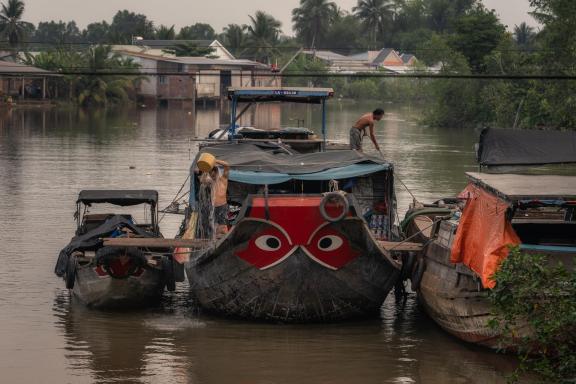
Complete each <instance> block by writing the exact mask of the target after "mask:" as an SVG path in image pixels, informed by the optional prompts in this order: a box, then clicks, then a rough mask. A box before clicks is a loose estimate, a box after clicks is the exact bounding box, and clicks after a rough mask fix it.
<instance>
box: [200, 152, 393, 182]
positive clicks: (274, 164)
mask: <svg viewBox="0 0 576 384" xmlns="http://www.w3.org/2000/svg"><path fill="white" fill-rule="evenodd" d="M204 152H208V153H211V154H212V155H214V156H215V157H216V158H217V159H219V160H224V161H226V162H228V163H229V164H230V168H231V172H230V180H232V181H237V182H242V183H248V184H277V183H283V182H286V181H288V180H291V179H298V180H331V179H344V178H349V177H356V176H361V175H366V174H370V173H374V172H378V171H383V170H391V169H392V165H391V164H390V163H387V162H386V161H384V160H382V159H380V158H378V157H374V156H368V155H366V154H363V153H362V152H357V151H348V150H343V151H327V152H314V153H307V154H300V153H292V152H289V151H287V150H285V149H282V148H279V147H278V146H277V145H268V144H264V145H256V144H247V143H241V144H235V143H231V144H222V145H216V146H210V147H206V148H204V149H202V151H201V152H200V154H202V153H204ZM200 154H199V155H198V156H200ZM197 158H198V157H197ZM194 164H196V161H195V162H194ZM193 166H194V167H195V165H193Z"/></svg>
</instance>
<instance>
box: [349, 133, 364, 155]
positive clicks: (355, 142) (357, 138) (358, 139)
mask: <svg viewBox="0 0 576 384" xmlns="http://www.w3.org/2000/svg"><path fill="white" fill-rule="evenodd" d="M362 134H363V132H362V130H361V129H358V128H354V127H352V128H350V149H355V150H357V151H360V152H362V136H363V135H362Z"/></svg>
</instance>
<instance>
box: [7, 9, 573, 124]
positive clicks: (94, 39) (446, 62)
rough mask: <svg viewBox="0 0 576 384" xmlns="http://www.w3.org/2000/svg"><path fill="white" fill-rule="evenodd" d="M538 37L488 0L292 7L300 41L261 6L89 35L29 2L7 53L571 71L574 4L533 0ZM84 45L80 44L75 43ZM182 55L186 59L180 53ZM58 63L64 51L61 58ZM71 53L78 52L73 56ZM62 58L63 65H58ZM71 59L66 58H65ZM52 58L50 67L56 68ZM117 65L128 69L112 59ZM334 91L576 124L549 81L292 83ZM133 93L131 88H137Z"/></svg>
mask: <svg viewBox="0 0 576 384" xmlns="http://www.w3.org/2000/svg"><path fill="white" fill-rule="evenodd" d="M529 2H530V5H531V7H532V15H533V17H535V18H536V19H537V20H538V21H539V22H540V23H541V25H542V27H541V29H540V30H539V31H536V30H534V29H533V28H532V27H530V26H528V25H527V24H526V23H522V24H520V25H517V26H514V28H513V30H512V31H509V30H508V29H507V28H506V26H505V25H503V24H502V22H501V21H500V19H499V18H498V15H497V14H496V13H495V12H494V11H493V10H490V9H487V8H486V7H484V6H483V5H482V2H481V1H480V0H358V1H357V4H356V5H355V6H354V7H352V8H351V9H349V10H344V9H341V8H340V7H338V5H337V3H336V2H334V1H329V0H300V3H299V6H298V7H297V8H295V9H293V11H292V27H293V30H294V35H293V36H287V35H285V34H283V33H282V23H281V22H280V21H279V20H278V19H276V18H275V17H274V16H273V15H271V14H268V13H266V12H263V11H257V12H255V13H254V14H253V15H249V16H248V17H247V23H246V24H228V25H227V26H226V27H225V28H223V30H222V31H220V32H219V33H218V32H216V31H215V29H214V28H213V27H212V26H210V25H208V24H205V23H195V24H191V25H188V26H185V27H182V28H180V29H179V30H178V31H177V30H176V28H175V26H173V25H171V26H166V25H156V24H155V23H154V22H153V21H152V20H150V19H149V18H148V17H147V16H146V15H143V14H138V13H134V12H130V11H128V10H121V11H118V12H117V13H116V15H115V16H114V17H113V19H112V20H111V21H110V22H107V21H101V22H95V23H91V24H89V25H87V26H86V28H84V29H82V30H80V29H79V28H78V26H77V25H76V23H75V22H74V21H70V22H63V21H47V22H40V23H38V25H33V24H31V23H27V22H26V21H24V19H23V15H24V3H23V1H22V0H6V2H5V3H4V4H3V5H2V9H1V10H0V36H1V37H3V44H4V46H5V47H11V48H12V49H15V50H23V49H28V50H36V51H47V52H46V53H45V54H43V55H44V56H42V55H37V56H35V58H36V59H35V60H32V59H31V60H30V63H32V64H34V65H38V66H40V67H43V68H47V67H51V68H58V67H61V68H65V66H66V65H68V64H70V63H66V62H67V61H69V60H70V58H69V56H70V55H71V54H70V53H68V51H70V50H74V51H75V52H80V51H82V52H84V56H85V57H86V56H87V54H86V52H87V49H88V47H90V46H91V45H92V44H100V45H111V44H130V43H132V40H133V39H134V37H136V36H139V37H142V38H144V39H166V40H172V39H180V40H212V39H215V38H216V39H219V40H220V41H221V42H222V43H223V44H224V46H225V47H226V48H228V49H229V50H230V51H231V52H232V53H233V54H234V55H235V56H236V57H238V58H246V59H252V60H257V61H260V62H263V63H268V64H278V65H282V64H283V63H286V62H287V61H288V59H289V58H291V57H292V55H293V54H294V53H295V52H296V51H297V50H298V49H299V48H300V47H306V48H310V49H315V50H322V49H325V50H331V51H334V52H336V53H340V54H353V53H357V52H362V51H366V50H376V49H381V48H383V47H389V48H394V49H396V50H399V51H402V52H408V53H413V54H415V55H416V56H417V58H418V59H419V61H420V63H421V64H422V66H423V67H426V66H438V67H439V68H440V71H441V73H446V74H468V75H476V74H477V75H484V74H499V75H527V74H531V75H538V74H555V75H573V74H574V70H575V69H574V62H575V59H576V47H575V45H576V7H574V6H573V2H572V0H529ZM75 44H76V46H75ZM199 48H200V47H195V46H194V45H192V46H182V47H179V48H178V47H177V52H175V53H176V54H179V55H190V56H194V55H209V54H210V52H209V51H206V50H199ZM178 50H179V52H178ZM59 56H64V58H63V59H62V60H60V59H58V57H59ZM72 56H73V55H72ZM57 59H58V60H57ZM55 61H61V63H55ZM46 62H48V63H49V64H46ZM112 62H113V63H115V64H111V63H108V64H109V65H127V66H128V67H131V65H132V64H130V63H128V64H126V63H123V64H119V63H120V61H118V60H112ZM288 72H292V73H296V74H297V73H308V74H310V73H318V74H324V75H327V74H329V72H328V68H327V66H326V63H324V62H322V61H320V60H318V59H317V58H314V57H313V56H308V55H307V56H301V57H299V58H298V59H297V60H295V61H294V62H293V63H292V64H291V66H290V67H289V68H288ZM310 82H312V83H313V84H314V85H324V86H333V87H334V88H335V89H336V92H337V93H338V94H339V95H341V96H343V97H350V98H355V99H361V98H364V99H379V100H390V101H403V99H404V100H407V101H414V100H417V101H421V102H426V103H427V108H426V113H425V115H426V116H425V120H426V122H427V123H429V124H431V125H435V126H450V127H462V126H481V125H499V126H506V127H509V126H515V127H546V128H566V127H574V126H575V125H576V114H575V113H573V112H574V111H575V110H576V99H575V98H574V96H573V95H574V94H575V92H574V91H575V88H576V85H575V82H574V81H563V82H559V81H542V80H523V81H517V80H499V81H486V80H477V79H473V80H460V79H449V80H427V81H422V80H407V79H402V80H398V79H384V80H382V79H379V78H361V79H360V78H354V77H353V76H351V77H350V78H347V79H342V78H330V77H318V78H312V79H311V78H309V77H306V78H300V79H298V78H287V79H286V80H285V84H292V85H308V84H309V83H310ZM128 93H130V92H128Z"/></svg>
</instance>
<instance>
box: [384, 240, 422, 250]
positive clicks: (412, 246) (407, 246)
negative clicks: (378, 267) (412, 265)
mask: <svg viewBox="0 0 576 384" xmlns="http://www.w3.org/2000/svg"><path fill="white" fill-rule="evenodd" d="M378 244H379V245H380V247H381V248H383V249H384V250H385V251H388V252H390V251H396V252H421V251H422V249H423V248H424V247H423V245H422V244H420V243H408V242H395V241H378Z"/></svg>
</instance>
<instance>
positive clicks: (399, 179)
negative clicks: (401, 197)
mask: <svg viewBox="0 0 576 384" xmlns="http://www.w3.org/2000/svg"><path fill="white" fill-rule="evenodd" d="M394 178H395V179H396V180H398V181H399V182H400V184H402V186H403V187H404V188H405V189H406V191H407V192H408V193H409V194H410V196H412V199H413V200H414V202H418V199H417V198H416V196H414V194H413V193H412V191H411V190H410V188H408V187H407V186H406V184H404V182H403V181H402V179H401V178H400V177H399V176H398V174H397V173H396V172H394Z"/></svg>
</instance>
